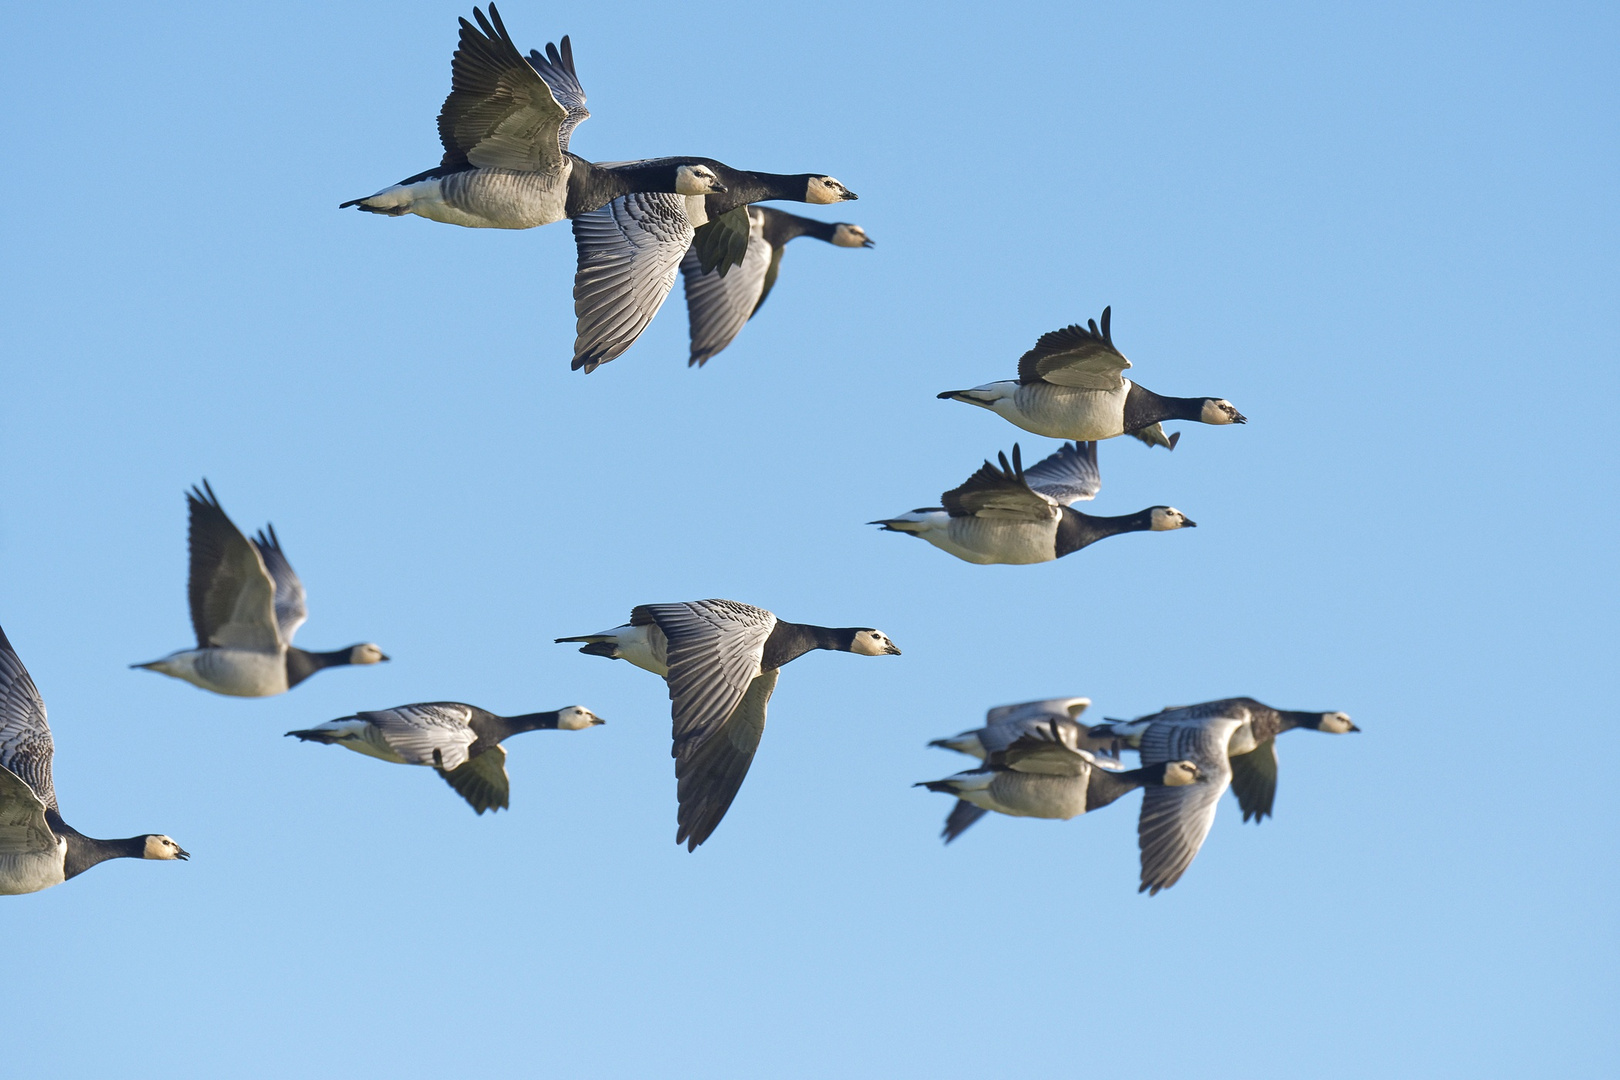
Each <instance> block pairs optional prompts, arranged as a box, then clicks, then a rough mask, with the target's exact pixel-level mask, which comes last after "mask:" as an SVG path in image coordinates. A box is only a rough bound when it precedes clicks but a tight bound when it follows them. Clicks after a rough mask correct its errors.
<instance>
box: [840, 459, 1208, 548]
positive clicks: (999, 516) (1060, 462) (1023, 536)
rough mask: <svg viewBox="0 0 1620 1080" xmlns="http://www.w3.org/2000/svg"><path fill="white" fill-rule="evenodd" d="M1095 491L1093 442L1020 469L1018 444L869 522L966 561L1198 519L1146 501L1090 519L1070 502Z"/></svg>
mask: <svg viewBox="0 0 1620 1080" xmlns="http://www.w3.org/2000/svg"><path fill="white" fill-rule="evenodd" d="M1101 489H1102V475H1101V474H1100V473H1099V472H1098V471H1097V444H1096V443H1094V442H1088V443H1076V444H1072V445H1068V446H1064V447H1061V448H1060V449H1059V450H1058V452H1057V453H1055V454H1053V455H1051V456H1050V457H1048V458H1046V459H1045V460H1044V461H1041V462H1039V463H1037V464H1035V465H1032V466H1030V468H1029V469H1028V470H1027V471H1026V470H1025V469H1024V465H1023V460H1022V457H1021V455H1020V452H1019V448H1018V446H1017V445H1014V446H1013V456H1012V463H1011V464H1009V463H1008V462H1007V455H1006V454H1002V455H1001V468H999V469H998V468H996V467H995V466H994V465H992V464H990V462H988V461H986V462H985V463H984V464H983V465H982V466H981V467H980V468H979V471H978V472H976V473H974V474H973V475H972V476H970V477H968V478H967V481H966V482H965V483H963V484H962V486H961V487H958V488H955V489H953V490H951V491H947V492H946V493H945V494H944V495H941V496H940V502H942V503H943V504H944V505H943V506H928V507H923V508H921V509H918V510H913V511H911V513H909V514H900V515H899V516H897V517H892V518H883V519H881V520H878V521H869V522H867V524H868V525H880V526H882V527H883V530H884V531H885V532H898V533H906V534H908V535H910V536H916V537H921V538H922V539H924V540H926V541H928V542H929V543H930V544H933V545H934V546H935V547H937V548H939V549H940V550H941V551H945V552H949V553H950V554H952V555H955V556H956V557H957V558H958V559H962V560H963V561H965V562H970V563H980V564H989V563H1009V564H1013V565H1023V564H1026V563H1039V562H1051V561H1052V560H1053V559H1061V558H1062V557H1063V556H1065V555H1069V554H1072V553H1074V552H1076V551H1079V550H1080V549H1081V548H1083V547H1086V546H1088V545H1090V544H1095V543H1096V542H1097V541H1099V540H1102V539H1105V538H1106V537H1110V536H1117V535H1119V534H1120V533H1128V532H1165V531H1168V530H1171V529H1183V528H1193V527H1195V526H1196V525H1197V524H1198V523H1197V522H1196V521H1193V520H1192V519H1191V518H1189V517H1187V515H1186V514H1183V513H1182V512H1181V511H1180V510H1177V509H1176V508H1175V507H1173V506H1150V507H1148V508H1147V509H1146V510H1139V511H1137V512H1136V513H1134V514H1124V515H1121V516H1119V517H1097V516H1094V515H1092V514H1082V513H1081V512H1080V511H1078V510H1076V509H1074V508H1073V507H1072V506H1070V505H1069V504H1070V503H1074V502H1079V501H1081V500H1083V499H1091V498H1095V497H1096V494H1097V492H1098V491H1099V490H1101Z"/></svg>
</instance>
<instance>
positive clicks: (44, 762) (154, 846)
mask: <svg viewBox="0 0 1620 1080" xmlns="http://www.w3.org/2000/svg"><path fill="white" fill-rule="evenodd" d="M54 754H55V744H54V743H53V742H52V740H51V727H50V725H49V724H47V723H46V722H45V702H44V700H43V699H42V698H41V697H40V696H39V690H38V689H36V688H35V686H34V680H33V679H32V678H30V677H29V675H28V669H27V668H25V667H23V662H22V660H21V659H20V658H18V656H17V652H16V650H15V649H13V648H12V647H11V642H10V641H9V640H8V639H7V638H6V632H5V630H4V629H0V895H3V896H15V895H17V894H19V893H31V892H38V891H39V890H41V889H48V888H50V887H51V886H52V885H60V884H62V882H64V881H66V880H67V879H68V878H71V877H77V876H78V875H80V874H82V873H84V872H85V871H86V870H88V869H90V868H91V867H92V866H94V865H96V864H97V863H100V862H106V861H107V860H108V859H189V858H190V857H191V856H190V854H189V853H188V852H186V851H185V850H184V849H183V848H181V846H180V845H179V844H177V843H175V842H174V841H173V840H171V839H169V838H168V837H167V836H164V835H163V834H161V833H148V834H145V835H143V836H131V837H130V838H128V839H127V840H97V839H95V838H93V837H89V836H86V835H84V834H83V833H81V832H79V830H77V829H75V828H73V827H72V826H71V825H69V824H68V823H67V822H65V821H63V820H62V812H61V808H60V807H59V806H58V805H57V802H56V787H55V785H54V784H52V783H51V759H52V757H53V756H54Z"/></svg>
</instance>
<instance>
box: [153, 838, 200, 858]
mask: <svg viewBox="0 0 1620 1080" xmlns="http://www.w3.org/2000/svg"><path fill="white" fill-rule="evenodd" d="M141 858H143V859H189V858H191V852H189V851H187V850H186V849H185V848H183V847H181V846H180V845H179V844H177V843H175V842H174V841H173V840H172V839H170V838H169V837H167V836H164V835H163V834H162V833H151V834H149V835H148V836H147V837H146V845H145V847H144V848H143V849H142V850H141Z"/></svg>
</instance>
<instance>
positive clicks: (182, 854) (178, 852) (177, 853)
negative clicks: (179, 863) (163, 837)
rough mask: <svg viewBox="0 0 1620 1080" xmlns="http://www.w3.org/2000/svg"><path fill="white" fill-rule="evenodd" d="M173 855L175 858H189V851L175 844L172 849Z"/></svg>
mask: <svg viewBox="0 0 1620 1080" xmlns="http://www.w3.org/2000/svg"><path fill="white" fill-rule="evenodd" d="M174 857H175V858H177V859H189V858H191V852H189V851H187V850H186V849H185V848H183V847H180V846H179V845H176V846H175V849H174Z"/></svg>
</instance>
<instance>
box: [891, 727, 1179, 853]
mask: <svg viewBox="0 0 1620 1080" xmlns="http://www.w3.org/2000/svg"><path fill="white" fill-rule="evenodd" d="M1117 769H1118V765H1117V763H1110V762H1107V761H1106V760H1105V759H1101V758H1098V757H1097V756H1095V755H1093V754H1091V753H1089V752H1087V751H1085V750H1081V749H1079V748H1077V747H1076V746H1074V744H1073V742H1072V741H1071V740H1070V739H1069V738H1066V737H1065V733H1064V732H1063V731H1062V730H1061V729H1060V728H1059V726H1058V725H1057V724H1056V723H1055V722H1048V723H1046V724H1040V725H1036V726H1035V727H1034V728H1033V729H1032V730H1030V731H1027V732H1025V733H1024V734H1022V735H1019V736H1018V738H1016V739H1014V740H1013V741H1012V742H1011V743H1010V744H1009V745H1008V746H1006V747H1005V748H1003V749H999V750H995V751H993V752H991V754H990V755H989V757H988V758H987V759H986V761H985V763H984V765H983V766H982V767H980V768H977V769H972V770H969V771H967V772H960V773H957V774H956V775H955V776H948V777H946V778H945V779H944V780H929V781H924V782H923V783H920V784H915V785H913V786H914V787H925V788H927V789H928V790H929V791H938V792H942V793H944V794H947V795H954V796H956V798H957V800H958V802H957V804H956V806H955V808H953V809H952V810H951V813H950V816H949V817H947V818H946V819H945V828H944V830H943V832H942V833H941V834H940V835H941V836H943V837H944V839H945V842H946V843H947V844H948V843H950V842H951V841H952V840H955V839H956V838H957V837H958V836H961V835H962V833H963V832H965V831H966V830H967V829H968V827H969V826H971V825H972V824H973V823H974V822H976V821H978V820H979V818H981V817H983V816H984V815H985V814H986V813H987V812H989V811H991V810H994V811H995V812H996V813H998V814H1007V815H1010V816H1012V817H1038V818H1056V819H1059V820H1063V821H1067V820H1068V819H1069V818H1072V817H1077V816H1078V815H1080V814H1084V813H1088V812H1090V811H1092V810H1096V809H1099V808H1101V807H1104V806H1107V805H1108V804H1109V803H1111V802H1114V801H1115V800H1116V799H1118V798H1120V796H1122V795H1124V794H1125V793H1127V792H1130V791H1135V790H1136V789H1137V788H1139V787H1154V786H1170V787H1178V786H1186V785H1188V784H1192V783H1195V782H1196V781H1197V780H1198V777H1199V770H1198V767H1197V765H1195V764H1194V763H1192V762H1190V761H1161V762H1157V763H1154V764H1149V765H1144V766H1143V767H1142V768H1140V769H1130V770H1127V771H1115V770H1117Z"/></svg>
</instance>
